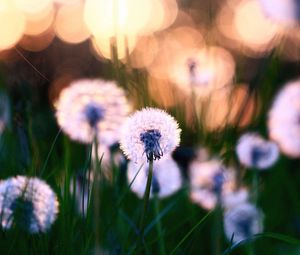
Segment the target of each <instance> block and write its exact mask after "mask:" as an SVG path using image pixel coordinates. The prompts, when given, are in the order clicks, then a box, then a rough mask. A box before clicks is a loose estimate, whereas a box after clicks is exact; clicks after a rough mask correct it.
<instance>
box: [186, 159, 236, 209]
mask: <svg viewBox="0 0 300 255" xmlns="http://www.w3.org/2000/svg"><path fill="white" fill-rule="evenodd" d="M189 178H190V198H191V200H192V201H193V202H194V203H197V204H199V205H200V206H202V207H203V208H204V209H206V210H212V209H214V208H215V206H216V205H217V203H220V202H221V200H222V198H223V196H225V195H226V194H227V193H229V192H232V191H233V189H234V186H235V182H234V174H233V171H231V170H229V169H226V168H225V167H224V166H222V164H221V163H220V162H219V161H218V160H210V161H206V162H198V161H194V162H192V163H191V165H190V167H189Z"/></svg>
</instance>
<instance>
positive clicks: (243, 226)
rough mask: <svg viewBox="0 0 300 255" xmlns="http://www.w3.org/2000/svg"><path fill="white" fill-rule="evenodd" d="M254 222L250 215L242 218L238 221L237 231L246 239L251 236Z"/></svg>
mask: <svg viewBox="0 0 300 255" xmlns="http://www.w3.org/2000/svg"><path fill="white" fill-rule="evenodd" d="M252 220H253V219H252V218H251V217H249V215H242V217H241V218H240V219H238V220H237V229H238V231H239V232H240V233H241V234H242V235H243V236H244V237H246V238H247V237H250V236H251V226H252Z"/></svg>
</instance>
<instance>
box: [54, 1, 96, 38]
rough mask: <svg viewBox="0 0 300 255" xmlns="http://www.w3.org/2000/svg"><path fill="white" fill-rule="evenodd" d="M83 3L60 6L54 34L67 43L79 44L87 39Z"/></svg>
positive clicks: (87, 32) (88, 33)
mask: <svg viewBox="0 0 300 255" xmlns="http://www.w3.org/2000/svg"><path fill="white" fill-rule="evenodd" d="M83 8H84V4H83V3H76V4H72V5H71V4H70V5H64V6H61V7H60V8H59V10H58V12H57V15H56V21H55V32H56V34H57V36H58V37H59V38H60V39H61V40H63V41H65V42H67V43H80V42H83V41H84V40H86V39H88V38H89V36H90V32H89V31H88V29H87V27H86V24H85V23H84V21H83Z"/></svg>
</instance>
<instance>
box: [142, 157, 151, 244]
mask: <svg viewBox="0 0 300 255" xmlns="http://www.w3.org/2000/svg"><path fill="white" fill-rule="evenodd" d="M152 175H153V160H149V170H148V179H147V184H146V189H145V193H144V207H143V211H142V216H141V220H140V237H141V238H142V239H143V238H144V229H145V218H146V213H147V209H148V204H149V198H150V189H151V182H152Z"/></svg>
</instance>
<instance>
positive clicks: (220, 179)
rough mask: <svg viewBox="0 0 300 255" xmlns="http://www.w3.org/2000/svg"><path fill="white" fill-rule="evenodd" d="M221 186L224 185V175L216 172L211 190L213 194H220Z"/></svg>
mask: <svg viewBox="0 0 300 255" xmlns="http://www.w3.org/2000/svg"><path fill="white" fill-rule="evenodd" d="M223 184H224V174H223V173H222V172H218V173H217V174H215V175H214V177H213V188H212V190H213V192H215V193H216V194H221V192H222V187H223Z"/></svg>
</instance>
